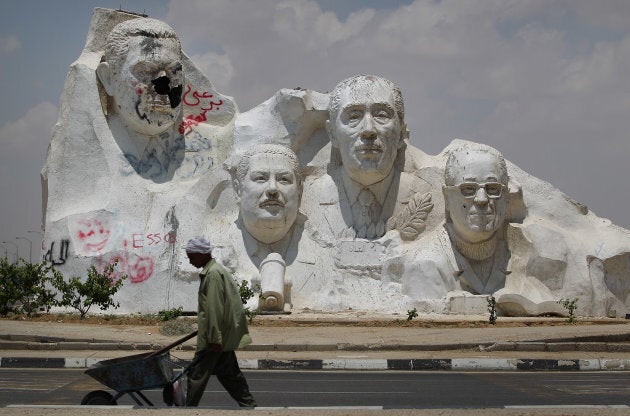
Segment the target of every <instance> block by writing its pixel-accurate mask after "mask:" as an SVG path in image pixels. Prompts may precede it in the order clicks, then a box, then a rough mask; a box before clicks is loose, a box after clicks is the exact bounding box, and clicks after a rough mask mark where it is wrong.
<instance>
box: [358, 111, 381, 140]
mask: <svg viewBox="0 0 630 416" xmlns="http://www.w3.org/2000/svg"><path fill="white" fill-rule="evenodd" d="M376 137H377V135H376V126H375V124H374V118H373V117H372V115H371V114H370V113H366V114H365V118H364V119H363V125H362V128H361V138H362V139H363V140H376Z"/></svg>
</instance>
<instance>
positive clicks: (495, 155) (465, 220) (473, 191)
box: [443, 144, 508, 243]
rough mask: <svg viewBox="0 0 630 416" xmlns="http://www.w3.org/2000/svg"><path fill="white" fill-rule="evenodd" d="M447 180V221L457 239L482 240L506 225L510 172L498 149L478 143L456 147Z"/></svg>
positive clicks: (470, 241) (450, 159) (450, 158)
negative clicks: (508, 172)
mask: <svg viewBox="0 0 630 416" xmlns="http://www.w3.org/2000/svg"><path fill="white" fill-rule="evenodd" d="M444 183H445V184H446V185H445V186H444V187H443V192H444V203H445V207H446V221H447V222H450V223H451V225H452V228H453V230H454V231H455V234H456V236H457V238H459V239H460V240H462V241H464V242H467V243H480V242H482V241H486V240H488V239H490V238H492V237H493V236H494V235H495V233H496V232H497V230H499V229H500V228H501V227H502V226H503V224H504V222H505V213H506V208H507V201H508V188H507V185H508V174H507V167H506V165H505V160H504V159H503V156H502V155H501V154H500V153H499V152H498V151H496V150H495V149H493V148H491V147H489V146H484V145H477V144H475V145H474V146H462V147H459V148H456V149H454V150H453V151H452V152H451V153H450V154H449V157H448V160H447V162H446V168H445V170H444Z"/></svg>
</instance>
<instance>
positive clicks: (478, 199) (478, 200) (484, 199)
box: [473, 186, 489, 206]
mask: <svg viewBox="0 0 630 416" xmlns="http://www.w3.org/2000/svg"><path fill="white" fill-rule="evenodd" d="M473 201H474V203H475V204H477V205H480V206H485V205H488V201H489V199H488V194H487V193H486V188H484V187H483V186H480V187H479V189H477V192H476V193H475V198H474V200H473Z"/></svg>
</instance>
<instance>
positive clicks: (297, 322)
mask: <svg viewBox="0 0 630 416" xmlns="http://www.w3.org/2000/svg"><path fill="white" fill-rule="evenodd" d="M177 319H180V320H189V321H192V322H195V321H196V317H195V316H182V317H179V318H177ZM0 320H26V321H32V322H64V323H81V324H93V325H99V324H108V325H156V324H160V323H163V322H164V321H163V320H162V319H161V318H160V317H159V316H158V315H157V314H130V315H98V314H93V315H88V316H86V317H85V318H84V319H81V318H80V316H79V315H78V314H73V313H49V314H39V315H34V316H30V317H27V316H26V315H11V316H6V317H0ZM624 323H630V321H628V320H625V319H590V318H578V319H577V320H576V321H575V322H574V323H568V322H566V320H565V319H563V318H549V317H546V318H522V319H517V318H504V319H502V318H501V317H499V319H498V320H497V322H496V324H494V325H491V324H490V323H489V322H488V321H487V320H484V319H481V318H479V319H474V318H472V319H471V318H466V319H461V320H459V319H456V318H451V319H444V318H440V319H437V318H436V319H433V318H424V317H423V318H414V319H412V320H411V321H408V320H407V319H406V318H404V317H402V316H401V317H395V316H391V317H387V316H385V317H382V316H381V317H378V318H376V319H375V318H373V317H371V316H365V317H362V316H360V314H358V315H357V314H335V313H321V312H320V313H311V314H309V315H308V316H300V315H299V314H297V315H258V316H255V317H254V318H253V320H252V321H250V324H249V325H250V326H267V327H305V326H309V327H314V326H315V327H316V326H355V327H356V326H361V327H412V328H489V327H536V326H566V325H595V324H596V325H602V324H624Z"/></svg>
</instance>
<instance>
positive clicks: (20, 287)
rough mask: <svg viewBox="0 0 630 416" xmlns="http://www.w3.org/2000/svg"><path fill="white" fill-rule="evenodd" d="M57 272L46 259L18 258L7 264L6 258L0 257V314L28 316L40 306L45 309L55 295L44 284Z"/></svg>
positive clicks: (47, 308)
mask: <svg viewBox="0 0 630 416" xmlns="http://www.w3.org/2000/svg"><path fill="white" fill-rule="evenodd" d="M58 273H59V272H57V271H56V270H54V269H53V268H52V266H51V265H49V264H47V263H46V262H44V263H28V262H26V261H25V260H24V259H19V260H18V261H17V262H15V263H13V264H9V262H8V261H7V259H0V315H6V314H8V313H9V312H15V313H25V314H26V315H27V316H31V315H32V314H33V312H37V311H38V310H39V309H40V308H45V309H46V311H49V310H50V307H51V306H52V305H54V300H55V294H54V292H53V291H52V290H50V289H49V288H48V287H47V286H48V285H47V283H48V282H49V281H50V280H51V279H52V278H54V275H55V274H58ZM51 275H52V276H51Z"/></svg>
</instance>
